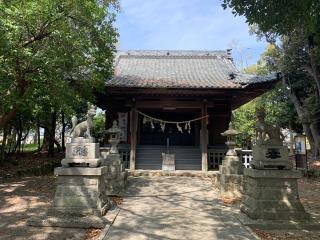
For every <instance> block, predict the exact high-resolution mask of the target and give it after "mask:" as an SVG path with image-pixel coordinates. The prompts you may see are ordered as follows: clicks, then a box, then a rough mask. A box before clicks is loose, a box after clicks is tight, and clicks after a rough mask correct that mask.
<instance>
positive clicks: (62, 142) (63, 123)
mask: <svg viewBox="0 0 320 240" xmlns="http://www.w3.org/2000/svg"><path fill="white" fill-rule="evenodd" d="M61 122H62V132H61V145H62V151H63V152H65V151H66V145H65V133H66V123H65V116H64V111H62V112H61Z"/></svg>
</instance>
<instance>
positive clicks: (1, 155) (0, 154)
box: [0, 128, 8, 164]
mask: <svg viewBox="0 0 320 240" xmlns="http://www.w3.org/2000/svg"><path fill="white" fill-rule="evenodd" d="M7 136H8V131H7V128H4V129H3V138H2V144H1V149H0V150H1V152H0V164H1V163H2V162H3V161H4V158H5V153H6V146H7Z"/></svg>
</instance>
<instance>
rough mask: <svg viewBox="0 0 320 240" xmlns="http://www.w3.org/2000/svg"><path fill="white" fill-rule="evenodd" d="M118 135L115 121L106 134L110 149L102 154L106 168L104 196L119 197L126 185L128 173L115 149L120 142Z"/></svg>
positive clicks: (119, 131)
mask: <svg viewBox="0 0 320 240" xmlns="http://www.w3.org/2000/svg"><path fill="white" fill-rule="evenodd" d="M120 133H121V129H120V128H119V127H118V125H117V121H113V125H112V127H111V128H109V129H108V130H107V134H108V135H110V139H109V143H110V144H111V148H110V151H109V152H108V153H107V154H104V153H103V156H102V157H103V161H102V165H103V166H105V167H106V168H107V174H106V175H105V176H104V181H105V186H106V187H105V194H106V195H112V196H114V195H120V194H121V193H122V190H123V189H124V187H125V186H126V183H127V178H128V173H127V172H126V170H125V168H124V165H123V162H122V160H121V156H120V154H119V151H118V147H117V146H118V144H119V142H120Z"/></svg>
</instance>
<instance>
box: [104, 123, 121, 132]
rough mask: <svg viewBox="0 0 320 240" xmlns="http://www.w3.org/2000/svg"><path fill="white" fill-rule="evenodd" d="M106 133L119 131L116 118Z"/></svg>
mask: <svg viewBox="0 0 320 240" xmlns="http://www.w3.org/2000/svg"><path fill="white" fill-rule="evenodd" d="M106 133H111V134H114V133H121V129H120V128H119V127H118V123H117V121H116V120H114V121H113V124H112V127H111V128H109V129H108V130H107V131H106Z"/></svg>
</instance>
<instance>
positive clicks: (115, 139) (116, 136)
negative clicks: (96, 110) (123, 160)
mask: <svg viewBox="0 0 320 240" xmlns="http://www.w3.org/2000/svg"><path fill="white" fill-rule="evenodd" d="M106 132H107V134H109V135H110V139H109V143H110V144H111V149H110V154H118V153H119V151H118V148H117V146H118V144H119V142H120V134H121V129H120V128H119V127H118V124H117V121H113V124H112V127H111V128H109V129H108V130H107V131H106Z"/></svg>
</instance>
